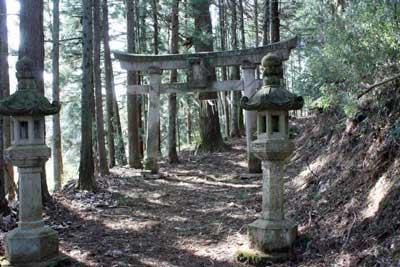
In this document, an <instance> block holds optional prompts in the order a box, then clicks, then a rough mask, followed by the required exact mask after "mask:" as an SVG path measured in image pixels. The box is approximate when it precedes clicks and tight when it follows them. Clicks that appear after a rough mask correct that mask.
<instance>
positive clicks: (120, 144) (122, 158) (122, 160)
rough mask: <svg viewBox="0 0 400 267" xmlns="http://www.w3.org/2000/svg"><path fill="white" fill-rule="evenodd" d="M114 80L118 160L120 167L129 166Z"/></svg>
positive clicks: (112, 76)
mask: <svg viewBox="0 0 400 267" xmlns="http://www.w3.org/2000/svg"><path fill="white" fill-rule="evenodd" d="M111 78H112V85H113V86H112V92H113V98H114V105H113V107H114V114H115V124H114V129H116V130H117V132H116V133H115V134H116V138H117V140H116V141H117V151H116V155H115V156H116V158H117V161H118V164H119V165H126V164H128V160H127V159H126V153H125V143H124V137H123V135H122V128H121V119H120V117H119V107H118V101H117V96H116V94H115V87H114V75H111Z"/></svg>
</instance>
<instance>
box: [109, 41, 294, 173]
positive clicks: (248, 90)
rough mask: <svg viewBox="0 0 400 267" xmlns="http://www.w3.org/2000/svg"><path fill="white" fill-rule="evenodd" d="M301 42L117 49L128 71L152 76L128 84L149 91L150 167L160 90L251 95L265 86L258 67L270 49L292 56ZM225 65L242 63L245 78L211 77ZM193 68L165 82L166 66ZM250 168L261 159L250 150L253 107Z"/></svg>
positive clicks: (250, 122)
mask: <svg viewBox="0 0 400 267" xmlns="http://www.w3.org/2000/svg"><path fill="white" fill-rule="evenodd" d="M296 46H297V37H296V38H293V39H290V40H285V41H281V42H277V43H273V44H270V45H267V46H262V47H257V48H250V49H244V50H234V51H222V52H201V53H193V54H169V55H140V54H130V53H124V52H114V55H115V58H116V59H117V60H119V61H120V64H121V68H122V69H125V70H127V71H141V72H142V73H145V74H148V75H149V76H150V79H149V85H131V84H128V87H127V93H128V94H148V95H149V97H148V107H149V110H148V119H147V138H146V155H145V161H146V163H147V164H145V165H146V168H147V169H149V170H151V171H152V172H153V173H156V172H158V164H157V156H158V140H159V132H158V125H159V122H160V94H169V93H194V92H222V91H236V90H239V91H244V95H245V96H247V97H250V96H251V95H252V94H253V93H254V92H255V91H256V90H257V89H258V88H260V86H261V84H262V83H261V80H258V79H256V76H255V70H256V67H257V65H259V64H260V63H261V59H262V58H263V57H264V56H265V55H266V54H267V53H270V52H274V53H275V54H277V55H279V56H280V57H281V59H282V60H288V59H289V55H290V52H291V50H292V49H293V48H295V47H296ZM223 66H241V68H242V71H243V75H242V77H243V80H228V81H212V82H210V81H209V79H208V72H209V70H208V68H213V67H223ZM177 69H186V70H189V78H188V80H189V81H188V83H170V84H161V74H162V71H163V70H177ZM245 121H246V142H247V162H248V171H249V172H250V173H252V172H253V170H254V168H255V165H256V163H255V162H257V160H256V158H255V157H254V156H252V155H251V153H250V142H251V141H252V131H253V130H254V129H255V128H256V117H255V113H254V112H253V111H245Z"/></svg>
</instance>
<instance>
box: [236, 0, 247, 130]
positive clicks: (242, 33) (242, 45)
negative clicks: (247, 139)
mask: <svg viewBox="0 0 400 267" xmlns="http://www.w3.org/2000/svg"><path fill="white" fill-rule="evenodd" d="M239 16H240V24H239V25H240V27H239V28H240V48H241V49H245V48H246V37H245V31H244V10H243V0H239ZM239 74H240V69H239ZM239 78H240V77H239ZM238 93H239V130H240V134H241V135H244V134H245V132H246V130H245V128H244V118H243V109H242V107H241V106H240V99H242V96H243V94H242V92H238Z"/></svg>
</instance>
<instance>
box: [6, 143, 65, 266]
mask: <svg viewBox="0 0 400 267" xmlns="http://www.w3.org/2000/svg"><path fill="white" fill-rule="evenodd" d="M49 157H50V148H48V147H47V146H46V145H27V146H11V147H10V148H9V149H7V150H6V158H7V159H9V160H10V161H11V162H12V164H13V165H15V166H17V167H18V173H19V197H20V211H19V222H18V228H16V229H14V230H13V231H10V232H9V233H7V235H6V237H5V247H6V257H7V259H8V261H9V262H10V264H11V266H15V267H16V266H21V267H22V266H23V267H28V266H50V263H52V264H54V263H55V262H59V261H60V260H61V259H65V258H64V257H59V253H58V235H57V232H56V231H54V230H53V229H51V228H49V227H47V226H45V225H44V222H43V219H42V212H43V209H42V188H41V171H42V167H41V166H43V164H44V163H45V162H46V161H47V159H48V158H49Z"/></svg>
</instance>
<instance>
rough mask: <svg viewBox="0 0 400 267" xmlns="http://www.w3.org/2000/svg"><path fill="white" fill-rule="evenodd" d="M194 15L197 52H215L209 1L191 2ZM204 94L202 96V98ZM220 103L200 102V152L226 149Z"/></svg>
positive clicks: (213, 73) (195, 0) (211, 94)
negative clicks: (219, 109) (221, 125)
mask: <svg viewBox="0 0 400 267" xmlns="http://www.w3.org/2000/svg"><path fill="white" fill-rule="evenodd" d="M190 3H191V8H192V12H193V15H194V27H195V33H194V36H192V38H193V40H194V47H195V50H196V52H206V51H213V50H214V47H213V38H212V25H211V16H210V2H209V0H190ZM210 79H211V80H214V81H215V80H216V76H215V70H214V69H211V70H210ZM202 97H203V94H200V98H202ZM206 97H209V98H214V99H216V98H217V97H218V96H217V93H206ZM217 105H218V103H217V101H214V103H213V104H212V105H211V104H210V101H200V137H201V143H200V145H199V147H198V149H197V151H198V152H213V151H221V150H223V149H225V148H226V145H225V143H224V141H223V140H222V135H221V130H220V123H219V116H218V106H217Z"/></svg>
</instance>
